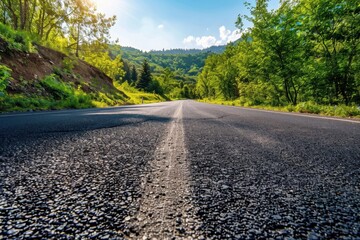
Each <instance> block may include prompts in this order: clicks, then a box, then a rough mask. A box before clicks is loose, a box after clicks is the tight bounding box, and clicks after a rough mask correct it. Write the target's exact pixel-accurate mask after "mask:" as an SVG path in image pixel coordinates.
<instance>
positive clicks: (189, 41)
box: [183, 35, 196, 44]
mask: <svg viewBox="0 0 360 240" xmlns="http://www.w3.org/2000/svg"><path fill="white" fill-rule="evenodd" d="M194 42H196V40H195V37H194V36H191V35H190V36H187V37H186V38H185V39H184V40H183V43H184V44H192V43H194Z"/></svg>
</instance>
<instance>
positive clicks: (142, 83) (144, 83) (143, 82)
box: [136, 59, 152, 91]
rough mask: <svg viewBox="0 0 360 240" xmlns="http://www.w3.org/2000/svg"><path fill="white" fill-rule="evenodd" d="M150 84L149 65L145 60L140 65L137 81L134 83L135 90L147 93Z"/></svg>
mask: <svg viewBox="0 0 360 240" xmlns="http://www.w3.org/2000/svg"><path fill="white" fill-rule="evenodd" d="M151 82H152V75H151V70H150V65H149V63H148V61H147V60H146V59H145V60H144V62H143V65H142V69H141V72H140V77H139V80H138V81H137V83H136V88H138V89H141V90H143V91H148V88H149V85H150V83H151Z"/></svg>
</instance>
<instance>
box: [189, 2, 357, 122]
mask: <svg viewBox="0 0 360 240" xmlns="http://www.w3.org/2000/svg"><path fill="white" fill-rule="evenodd" d="M247 6H248V8H249V9H250V11H251V16H239V18H238V20H237V26H238V27H239V31H242V34H243V35H242V38H241V39H240V40H239V41H238V42H237V43H236V44H234V45H229V46H228V47H227V48H226V50H225V52H224V53H222V54H219V55H212V56H210V57H208V58H207V60H206V63H205V66H204V68H203V70H202V72H201V73H200V75H199V77H198V81H197V84H196V89H197V93H198V94H199V96H200V98H201V99H210V100H211V102H217V103H223V104H229V103H230V105H239V106H248V107H259V108H265V109H278V110H285V111H296V112H306V113H316V114H324V115H332V116H343V117H347V116H359V115H360V114H359V105H360V54H359V53H360V38H359V35H360V18H359V14H358V13H359V4H358V3H357V1H355V0H343V1H336V0H315V1H314V0H311V1H310V0H299V1H282V2H281V6H280V7H279V8H278V9H277V10H272V11H269V10H268V8H267V1H264V0H261V1H257V3H256V5H255V6H250V5H247ZM244 21H250V22H252V24H253V26H252V27H251V28H248V29H244V28H243V22H244Z"/></svg>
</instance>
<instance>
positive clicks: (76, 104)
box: [0, 65, 166, 112]
mask: <svg viewBox="0 0 360 240" xmlns="http://www.w3.org/2000/svg"><path fill="white" fill-rule="evenodd" d="M1 70H3V71H1ZM1 73H2V75H1ZM10 73H11V71H10V69H8V68H6V67H4V68H1V65H0V79H5V80H6V81H5V80H3V82H4V85H5V82H6V84H7V83H8V82H9V81H10V79H11V74H10ZM36 85H37V86H38V88H39V89H42V90H43V91H45V92H46V94H43V95H41V96H39V95H35V94H33V95H30V94H26V93H22V94H11V95H10V94H7V93H6V91H5V90H3V91H4V94H2V95H0V112H13V111H34V110H58V109H81V108H94V107H95V108H104V107H110V106H120V105H124V104H141V103H155V102H162V101H166V99H165V98H164V97H162V96H160V95H157V94H153V93H145V92H141V91H138V90H137V89H135V88H133V87H131V86H129V85H128V84H127V83H124V84H122V85H120V84H118V83H115V86H116V88H117V89H119V90H120V91H122V92H124V93H125V94H126V95H127V99H124V95H123V94H122V92H119V93H116V92H115V93H114V92H112V93H110V92H97V93H85V92H84V91H82V90H81V86H78V87H75V85H74V84H73V83H72V82H70V83H67V82H63V81H61V79H60V77H59V76H58V75H56V74H51V75H48V76H46V77H45V78H44V79H42V80H40V82H39V83H38V84H36ZM4 89H5V87H4ZM0 92H1V91H0Z"/></svg>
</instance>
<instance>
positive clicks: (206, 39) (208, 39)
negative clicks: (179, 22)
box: [196, 36, 217, 48]
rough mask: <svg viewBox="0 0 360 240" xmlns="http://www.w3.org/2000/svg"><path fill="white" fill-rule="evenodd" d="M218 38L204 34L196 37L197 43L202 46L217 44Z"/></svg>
mask: <svg viewBox="0 0 360 240" xmlns="http://www.w3.org/2000/svg"><path fill="white" fill-rule="evenodd" d="M216 43H217V40H216V38H215V37H213V36H202V37H197V38H196V45H198V46H200V47H202V48H208V47H211V46H214V45H216Z"/></svg>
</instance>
